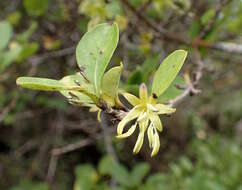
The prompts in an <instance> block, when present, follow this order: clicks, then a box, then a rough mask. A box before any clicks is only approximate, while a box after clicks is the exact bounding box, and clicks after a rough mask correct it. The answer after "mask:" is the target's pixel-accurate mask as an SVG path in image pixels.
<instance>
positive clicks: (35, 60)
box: [29, 46, 76, 66]
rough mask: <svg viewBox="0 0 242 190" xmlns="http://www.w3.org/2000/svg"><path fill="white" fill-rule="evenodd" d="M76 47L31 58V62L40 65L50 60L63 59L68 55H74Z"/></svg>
mask: <svg viewBox="0 0 242 190" xmlns="http://www.w3.org/2000/svg"><path fill="white" fill-rule="evenodd" d="M75 49H76V46H71V47H68V48H65V49H61V50H57V51H52V52H48V53H44V54H42V55H35V56H32V57H30V58H29V61H30V62H31V63H32V64H33V65H34V66H36V65H39V64H40V63H42V62H43V61H45V60H46V59H49V58H57V57H63V56H66V55H70V54H73V53H74V52H75Z"/></svg>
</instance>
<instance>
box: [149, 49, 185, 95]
mask: <svg viewBox="0 0 242 190" xmlns="http://www.w3.org/2000/svg"><path fill="white" fill-rule="evenodd" d="M186 56H187V51H184V50H176V51H174V52H173V53H171V54H170V55H169V56H168V57H166V58H165V59H164V61H163V62H162V64H161V65H160V67H159V68H158V70H157V71H156V73H155V76H154V79H153V84H152V93H155V94H156V95H157V96H158V97H159V96H160V95H161V94H162V93H163V92H164V91H165V90H166V89H167V88H168V87H169V85H170V84H171V83H172V81H173V80H174V79H175V78H176V75H177V74H178V72H179V71H180V69H181V67H182V65H183V63H184V61H185V59H186Z"/></svg>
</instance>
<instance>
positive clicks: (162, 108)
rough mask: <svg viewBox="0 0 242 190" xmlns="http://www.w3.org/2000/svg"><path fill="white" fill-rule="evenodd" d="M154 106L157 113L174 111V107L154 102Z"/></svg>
mask: <svg viewBox="0 0 242 190" xmlns="http://www.w3.org/2000/svg"><path fill="white" fill-rule="evenodd" d="M155 107H156V108H157V109H158V110H159V111H158V114H169V113H174V112H175V111H176V109H175V108H171V107H169V106H166V105H164V104H156V105H155Z"/></svg>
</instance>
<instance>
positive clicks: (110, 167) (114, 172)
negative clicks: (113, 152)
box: [98, 155, 131, 187]
mask: <svg viewBox="0 0 242 190" xmlns="http://www.w3.org/2000/svg"><path fill="white" fill-rule="evenodd" d="M98 169H99V172H100V174H102V175H110V176H111V177H113V178H114V179H115V180H116V181H117V182H118V183H119V184H120V185H122V186H125V187H130V185H131V182H130V175H129V173H128V170H127V169H126V168H125V167H124V166H123V165H121V164H119V163H117V162H116V161H115V160H114V159H113V158H112V157H111V156H109V155H108V156H105V157H103V158H102V160H101V161H100V162H99V165H98Z"/></svg>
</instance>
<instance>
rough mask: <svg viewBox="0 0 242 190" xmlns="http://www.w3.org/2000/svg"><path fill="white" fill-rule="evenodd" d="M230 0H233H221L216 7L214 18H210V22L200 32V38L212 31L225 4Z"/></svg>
mask: <svg viewBox="0 0 242 190" xmlns="http://www.w3.org/2000/svg"><path fill="white" fill-rule="evenodd" d="M229 2H231V0H220V2H219V3H217V4H216V7H215V9H214V12H215V14H214V16H213V18H211V19H210V21H209V22H208V24H207V25H206V26H205V27H204V28H203V30H202V31H201V32H200V35H199V38H200V39H202V38H204V37H205V36H206V35H207V34H208V33H209V32H210V30H211V28H212V27H213V26H214V24H215V22H216V20H217V18H218V16H219V13H220V12H221V11H222V9H223V7H224V6H225V5H227V4H228V3H229Z"/></svg>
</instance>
